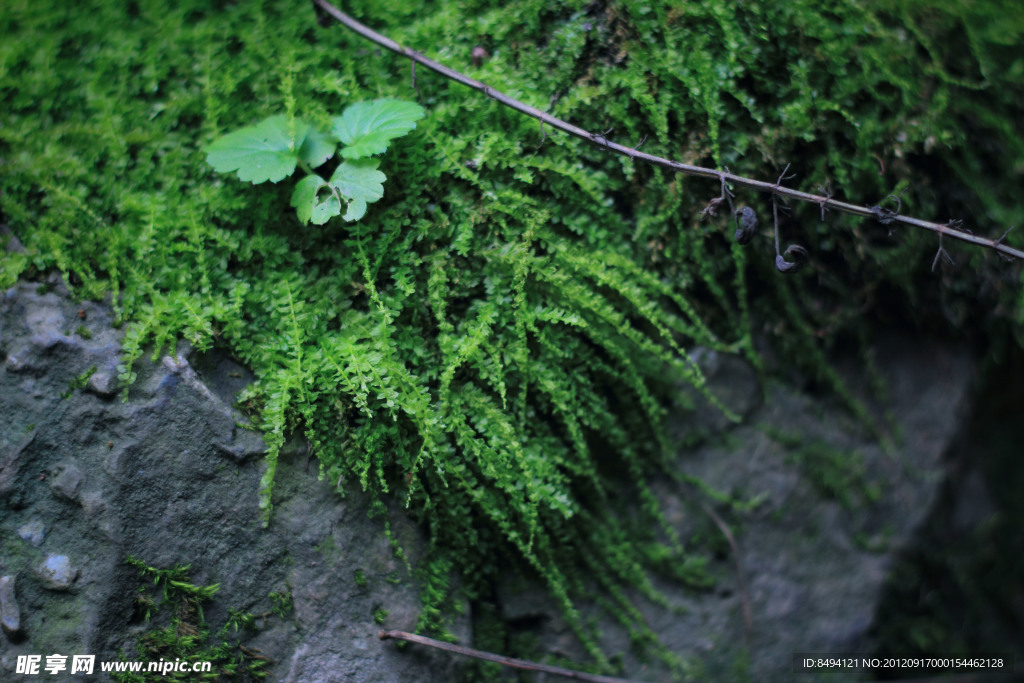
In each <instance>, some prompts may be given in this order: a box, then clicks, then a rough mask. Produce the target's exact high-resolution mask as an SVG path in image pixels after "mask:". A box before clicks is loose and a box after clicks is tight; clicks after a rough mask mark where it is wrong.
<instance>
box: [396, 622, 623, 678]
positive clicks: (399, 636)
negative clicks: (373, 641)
mask: <svg viewBox="0 0 1024 683" xmlns="http://www.w3.org/2000/svg"><path fill="white" fill-rule="evenodd" d="M377 636H378V637H379V638H380V639H381V640H388V639H389V638H394V639H396V640H407V641H409V642H410V643H418V644H420V645H427V646H429V647H436V648H437V649H439V650H446V651H448V652H454V653H455V654H459V655H465V656H466V657H474V658H476V659H483V660H485V661H488V662H496V663H498V664H502V665H504V666H511V667H513V668H516V669H526V670H527V671H540V672H541V673H546V674H554V675H556V676H564V677H566V678H575V679H576V680H577V681H592V682H593V683H632V682H631V681H629V680H627V679H625V678H611V677H609V676H601V675H598V674H588V673H584V672H582V671H573V670H572V669H563V668H562V667H559V666H550V665H548V664H539V663H537V662H530V661H527V660H525V659H514V658H513V657H505V656H502V655H496V654H492V653H490V652H484V651H483V650H474V649H473V648H470V647H464V646H462V645H452V644H451V643H445V642H443V641H440V640H434V639H433V638H427V637H425V636H418V635H416V634H414V633H406V632H405V631H381V632H380V633H379V634H377Z"/></svg>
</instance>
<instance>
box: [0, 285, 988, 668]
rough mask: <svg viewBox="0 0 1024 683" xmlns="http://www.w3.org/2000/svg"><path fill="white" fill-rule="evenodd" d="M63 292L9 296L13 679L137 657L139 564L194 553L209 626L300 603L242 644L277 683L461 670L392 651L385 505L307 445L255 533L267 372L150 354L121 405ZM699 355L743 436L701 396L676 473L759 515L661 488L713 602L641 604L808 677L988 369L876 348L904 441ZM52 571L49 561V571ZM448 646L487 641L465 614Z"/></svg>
mask: <svg viewBox="0 0 1024 683" xmlns="http://www.w3.org/2000/svg"><path fill="white" fill-rule="evenodd" d="M59 290H60V287H59V284H58V285H57V286H56V288H55V291H51V292H49V293H41V292H40V290H39V286H37V285H31V284H23V285H19V286H17V287H15V288H13V289H12V290H9V291H8V292H6V293H5V294H4V295H3V299H2V301H0V361H2V364H3V367H2V370H0V414H2V415H3V416H4V419H3V420H2V421H0V575H2V576H4V577H5V578H6V577H14V578H12V579H11V580H10V581H8V582H7V583H4V584H2V585H0V612H2V614H0V617H2V619H3V623H4V631H5V633H6V634H7V635H6V636H0V680H7V679H8V678H11V677H12V676H13V671H14V665H15V661H16V659H17V655H19V654H42V653H64V654H72V653H92V654H96V655H97V659H99V660H103V659H107V660H113V659H117V657H118V654H119V653H122V652H123V653H124V654H125V656H127V657H128V658H133V657H135V651H134V644H135V642H136V641H137V639H138V637H139V636H140V634H141V633H142V632H143V631H145V630H146V628H147V626H146V625H145V624H143V623H140V622H139V620H138V618H137V615H136V614H135V606H134V604H133V597H134V595H135V593H136V590H137V588H138V587H139V586H140V585H141V583H142V580H141V579H140V577H139V575H138V573H137V571H136V570H135V569H134V568H132V567H130V566H128V565H127V564H126V563H125V559H126V557H128V556H133V557H136V558H138V559H140V560H142V561H143V562H145V563H146V564H149V565H151V566H155V567H161V568H170V567H172V566H173V565H175V564H178V563H181V564H190V565H191V569H190V572H189V573H190V577H191V580H192V581H193V582H194V583H196V584H201V585H208V584H212V583H219V584H220V590H219V592H218V593H217V595H216V596H215V599H214V600H213V601H212V602H211V603H209V604H207V605H206V606H205V607H204V610H205V616H206V619H207V622H208V623H209V624H210V625H211V626H212V627H213V628H214V629H216V628H217V627H218V626H219V625H221V624H223V623H224V622H225V620H226V619H227V616H228V609H229V608H234V609H237V610H244V611H248V612H251V613H253V614H257V615H263V614H266V613H268V612H269V611H270V609H271V607H272V606H273V605H272V602H271V599H270V598H269V594H270V593H271V592H277V593H288V594H290V596H291V599H292V604H293V609H292V610H291V611H290V612H288V614H287V615H286V616H285V617H284V618H279V617H275V616H269V617H265V618H260V619H259V620H258V622H259V623H258V626H259V627H260V628H259V630H258V631H257V632H256V633H255V634H251V635H247V636H246V638H245V640H244V644H245V645H246V647H247V648H249V649H250V650H253V651H255V650H259V651H260V652H261V653H262V654H263V655H264V656H266V657H268V658H270V659H271V660H272V662H273V664H272V667H271V672H272V680H281V681H314V682H318V681H325V682H330V681H360V682H362V681H395V682H398V681H417V682H419V681H423V682H425V683H429V682H431V681H451V680H455V679H456V678H457V673H458V672H457V667H459V666H461V663H462V662H461V661H460V660H458V659H457V658H455V657H452V656H450V655H446V654H443V653H436V652H430V651H427V650H425V649H423V648H408V649H406V650H405V651H399V650H398V649H396V648H395V647H394V645H393V643H387V642H384V643H382V642H381V641H379V640H378V639H377V637H376V634H377V632H378V631H379V630H380V629H381V628H389V629H399V630H412V629H413V627H414V624H415V620H416V617H417V614H418V608H419V594H418V589H417V586H416V585H415V582H414V581H413V580H412V578H411V577H410V576H409V573H408V571H407V568H406V566H405V565H404V563H402V562H401V561H400V560H398V559H397V558H396V556H395V553H394V552H393V550H392V548H391V547H390V545H389V543H388V541H387V539H386V538H385V536H384V524H383V520H380V519H370V518H368V516H367V512H368V511H369V509H370V505H369V501H368V500H366V498H365V497H363V496H361V495H359V494H357V493H354V492H349V493H348V495H347V497H346V498H344V499H342V498H341V497H339V496H338V495H337V492H336V491H335V489H334V485H335V482H327V481H319V480H318V479H317V471H318V466H317V463H316V461H315V458H311V457H310V456H309V454H308V453H307V450H306V449H305V447H304V444H303V443H302V442H301V441H298V440H296V441H293V442H290V443H289V444H288V446H286V448H285V449H284V451H283V452H282V454H281V459H280V466H279V467H278V470H277V481H276V487H275V500H274V504H275V508H274V515H273V517H272V520H271V524H270V526H269V528H266V529H264V528H263V527H262V526H261V524H260V514H259V509H258V500H257V490H258V484H259V479H260V476H261V475H262V473H263V470H264V464H263V462H262V458H261V454H262V452H263V445H262V442H261V441H260V439H259V437H258V436H257V435H256V434H255V433H253V432H252V431H250V430H248V429H246V428H244V426H241V424H240V423H241V422H242V421H243V418H242V417H241V416H240V415H239V414H238V413H237V412H236V411H235V410H234V409H233V408H232V407H231V403H232V401H233V400H234V396H235V395H236V394H237V392H238V391H239V390H241V389H242V388H243V387H244V386H245V384H246V383H247V382H248V381H250V379H251V378H250V376H249V375H248V373H247V372H246V370H245V369H244V368H242V367H240V366H239V365H238V364H236V363H234V362H233V361H232V360H231V359H230V358H229V357H227V356H226V355H224V354H221V353H217V352H211V353H208V354H198V353H189V351H188V349H187V348H184V347H182V348H180V349H178V350H177V352H176V353H174V354H168V355H165V356H163V357H161V358H159V359H157V360H156V361H152V362H150V361H148V360H146V361H140V363H138V364H137V367H136V370H137V371H138V375H139V377H138V380H137V382H136V383H135V384H134V385H132V386H131V387H130V390H129V393H128V400H127V401H126V402H122V400H121V391H122V387H119V386H118V385H117V365H118V363H119V362H120V334H121V333H120V332H119V331H118V330H116V329H114V328H113V327H112V315H111V312H110V311H109V309H108V308H106V307H104V306H102V305H99V304H95V303H91V302H72V301H70V300H69V299H68V298H67V297H66V296H62V295H60V294H59V293H58V292H59ZM694 357H695V359H696V360H697V361H698V362H699V363H700V364H701V366H702V367H703V369H704V371H705V373H706V374H707V376H708V379H709V386H710V388H711V391H712V392H714V393H715V394H716V395H717V396H719V397H720V398H721V400H722V402H723V403H724V404H725V405H726V406H728V407H729V408H731V409H732V410H733V411H734V412H736V413H738V414H740V415H742V416H743V417H744V418H745V420H744V422H743V424H742V425H740V426H731V425H730V423H728V422H727V421H726V420H725V419H724V418H723V416H722V415H721V413H720V412H719V411H717V410H716V409H714V408H712V407H711V406H709V405H707V404H706V403H704V402H703V399H700V398H699V397H697V396H695V395H691V396H689V398H688V400H689V401H690V402H695V403H696V410H695V411H693V412H692V413H688V414H687V415H685V416H680V417H679V420H678V422H677V424H675V425H674V427H673V433H674V434H675V435H676V436H677V438H678V440H679V442H680V451H679V456H678V459H677V461H676V462H677V467H678V469H679V473H680V474H682V475H684V476H683V477H682V481H690V482H693V481H695V480H698V479H699V480H701V481H702V482H704V485H705V486H707V487H709V488H710V489H713V490H716V491H719V492H722V493H724V494H726V495H728V496H731V497H733V498H734V499H736V500H742V501H756V502H757V504H756V505H751V506H749V507H747V508H742V507H736V506H729V505H724V504H722V503H721V502H718V501H716V500H715V499H714V498H713V497H711V496H709V495H708V494H707V493H706V492H705V491H704V490H702V489H701V487H700V486H697V485H695V484H693V483H681V482H674V481H671V480H664V481H658V482H654V483H653V484H652V486H653V490H654V491H655V493H656V495H657V497H658V498H659V499H660V501H661V503H662V505H663V509H664V511H665V514H666V516H667V518H668V520H669V522H670V523H671V524H672V525H673V527H674V528H675V529H676V530H677V531H678V532H679V534H680V536H681V537H682V538H683V539H684V541H686V542H687V544H688V547H690V548H692V549H693V552H694V553H695V554H700V553H710V554H708V556H707V558H706V559H707V560H708V567H709V569H710V571H711V573H712V574H713V575H714V576H715V577H716V579H717V580H716V582H715V585H714V587H713V588H710V589H707V590H696V589H693V588H686V587H682V586H680V585H678V584H676V583H673V582H670V581H668V580H665V579H661V578H658V577H655V585H656V587H657V588H658V589H660V590H661V591H662V593H663V594H664V595H665V596H666V598H667V602H668V608H665V607H658V606H654V605H650V604H647V603H644V602H643V601H642V600H638V604H639V605H640V606H641V610H642V612H643V614H644V617H645V618H646V620H647V622H648V623H649V624H650V625H651V627H652V628H653V630H654V631H655V632H656V633H657V634H658V635H659V637H660V638H661V639H662V641H663V642H664V643H666V644H667V645H668V646H669V648H670V649H671V650H672V651H673V652H675V653H676V654H678V655H680V656H682V657H684V658H687V659H688V660H689V661H691V662H693V663H694V666H695V667H696V668H697V670H698V671H702V672H703V673H704V675H705V676H707V678H708V679H709V680H733V679H734V678H736V677H737V676H745V677H746V679H748V680H758V681H775V680H778V681H782V680H791V679H792V678H793V674H792V673H791V668H790V667H791V659H792V655H793V654H794V653H798V652H855V651H858V650H859V649H861V648H863V647H865V646H866V644H867V642H868V633H869V630H870V628H871V626H872V621H873V619H874V618H875V612H876V608H877V603H878V600H879V596H880V594H881V592H882V587H883V584H884V582H885V580H886V577H887V576H888V573H889V570H890V567H891V565H892V562H893V557H894V554H895V553H896V552H897V551H898V550H899V549H900V548H901V547H902V546H903V545H904V544H906V543H907V542H908V541H909V539H910V537H911V536H912V534H913V532H914V530H915V529H916V527H917V526H918V525H919V524H920V522H921V520H922V519H924V517H925V515H927V513H928V512H929V510H930V509H931V508H932V507H933V505H934V503H935V499H936V495H937V492H938V490H939V485H940V484H941V483H942V482H943V480H944V478H945V476H946V472H945V469H944V464H943V461H942V455H943V453H944V451H945V450H946V448H947V446H948V444H949V443H950V441H951V439H952V438H953V436H954V435H955V434H956V432H957V431H958V429H959V425H960V421H961V418H962V417H963V414H964V411H963V404H964V401H965V399H966V396H967V394H968V391H969V387H970V383H971V378H972V372H973V369H972V363H971V360H970V357H969V355H968V354H967V353H965V352H962V351H959V350H956V349H952V348H949V347H943V346H940V345H934V344H932V345H929V346H926V347H923V348H922V347H918V346H911V345H901V344H899V343H896V342H887V343H883V344H881V345H880V346H879V348H878V358H879V359H880V365H881V370H882V373H883V374H884V376H885V377H886V379H887V380H888V383H889V398H888V401H887V403H886V405H885V406H882V407H879V410H880V411H881V409H882V408H884V411H885V413H886V414H887V415H889V416H890V417H891V420H892V423H893V424H894V426H895V428H896V432H897V433H898V434H899V436H900V438H899V439H898V446H897V447H896V448H895V449H894V450H892V451H891V452H887V451H885V450H883V449H882V448H881V447H879V446H878V444H877V440H876V439H874V438H873V437H872V436H871V435H869V434H865V433H864V430H863V428H862V427H861V426H858V424H857V423H856V421H855V420H854V419H852V418H851V417H850V414H849V412H848V411H847V410H845V409H844V408H843V407H842V406H839V405H837V404H836V403H835V401H834V400H833V399H822V398H820V397H815V396H813V395H810V394H808V393H807V392H800V391H797V390H795V389H793V388H790V387H787V386H783V385H779V384H773V385H770V386H768V387H767V389H764V390H762V389H761V388H760V386H759V384H758V381H757V378H756V377H755V375H754V373H753V371H752V370H751V369H750V368H749V367H748V366H747V365H746V363H745V362H743V361H742V360H740V359H737V358H735V357H730V356H725V355H722V354H715V353H711V352H699V353H695V354H694ZM90 372H91V374H90V375H89V376H88V379H87V380H86V381H85V382H77V383H76V382H75V380H76V379H81V378H83V377H85V375H86V374H87V373H90ZM851 381H852V384H853V385H856V384H857V383H858V381H859V380H858V378H856V377H855V376H854V377H852V379H851ZM82 384H84V386H81V385H82ZM73 385H74V386H81V388H76V389H69V388H70V387H71V386H73ZM62 395H66V398H62ZM694 434H699V435H700V436H701V438H703V439H704V441H702V442H701V443H696V444H695V443H694V441H693V435H694ZM840 465H841V466H840ZM965 514H966V513H965ZM389 522H390V525H391V528H392V530H393V533H394V534H395V535H396V536H397V537H398V538H400V539H401V543H402V545H403V547H404V548H405V550H406V553H407V554H408V556H409V558H410V560H411V561H412V562H415V559H416V557H417V555H418V553H419V552H421V549H422V548H421V546H422V541H421V539H420V536H419V532H418V531H417V530H416V529H415V528H414V527H413V526H412V525H411V524H409V523H408V521H407V520H406V519H405V517H404V516H403V515H402V514H401V511H400V510H398V509H396V510H393V511H391V512H390V513H389ZM721 525H724V526H726V527H727V528H728V529H729V530H730V534H731V535H732V536H733V538H734V541H735V549H734V548H733V546H732V544H731V543H729V542H728V541H727V537H726V535H725V533H724V532H723V531H722V528H721ZM708 547H711V548H717V550H711V551H708V550H705V549H706V548H708ZM61 556H62V557H64V558H65V561H66V564H64V561H58V560H56V559H55V558H57V557H61ZM47 562H51V563H56V564H55V565H53V566H51V568H50V569H51V570H50V571H49V572H47V571H43V572H40V571H39V569H40V567H41V566H44V565H45V563H47ZM15 579H16V581H17V590H18V593H17V597H16V598H15V594H14V581H15ZM54 588H61V589H62V590H54ZM498 595H499V601H500V603H501V604H500V607H501V609H502V611H503V615H504V617H505V618H506V619H507V620H508V621H509V622H511V623H513V624H514V626H513V628H514V629H525V630H529V631H532V632H534V634H535V635H536V636H537V642H540V643H543V644H544V645H543V647H544V648H545V649H546V650H547V651H548V652H550V653H551V654H554V655H556V656H559V657H562V656H565V655H567V654H568V655H572V656H578V657H580V658H581V659H582V658H584V657H583V656H582V650H581V649H580V647H579V644H578V643H577V642H576V640H575V636H573V634H572V633H571V631H570V630H569V629H567V628H566V626H565V624H564V623H563V622H562V621H561V619H560V617H559V614H558V610H557V609H556V608H555V607H554V606H553V603H552V601H551V600H550V599H549V598H548V597H547V596H546V595H545V593H544V592H543V590H541V589H540V588H539V587H538V586H536V585H534V586H529V585H527V586H524V585H522V584H521V583H513V582H511V581H510V582H507V583H506V584H504V585H502V586H500V587H499V588H498ZM582 611H583V612H584V613H585V614H589V615H596V614H597V612H596V610H595V609H592V608H591V607H588V606H586V605H584V606H582ZM385 612H386V614H387V616H386V617H383V621H384V623H383V624H378V623H377V620H379V619H381V618H382V616H383V615H384V614H385ZM747 612H749V620H748V618H747V617H746V616H745V614H746V613H747ZM375 616H376V619H375ZM15 623H16V624H17V627H16V628H13V629H12V628H10V626H11V625H13V624H15ZM452 631H453V632H454V633H455V634H456V635H458V636H460V638H461V642H462V643H464V644H471V639H470V637H469V626H468V620H467V619H463V620H461V621H459V622H457V623H456V624H454V625H453V628H452ZM601 631H602V633H603V641H602V643H603V646H604V647H605V648H606V650H607V651H608V652H610V653H614V652H623V653H625V654H624V656H623V661H624V662H625V667H626V671H627V673H628V675H629V676H630V677H632V678H635V679H636V680H642V681H661V680H669V679H670V676H669V675H668V674H667V673H666V672H665V670H664V669H663V668H660V667H659V666H658V665H657V664H651V663H644V662H641V661H640V660H638V659H636V658H635V657H634V656H633V654H631V653H630V652H629V638H628V635H627V634H626V633H625V632H624V631H623V630H622V629H621V628H620V627H619V626H618V625H617V624H616V623H613V622H610V621H607V620H606V621H603V622H602V623H601ZM744 663H746V664H744ZM100 680H102V678H100ZM801 680H814V678H813V677H807V676H803V677H801Z"/></svg>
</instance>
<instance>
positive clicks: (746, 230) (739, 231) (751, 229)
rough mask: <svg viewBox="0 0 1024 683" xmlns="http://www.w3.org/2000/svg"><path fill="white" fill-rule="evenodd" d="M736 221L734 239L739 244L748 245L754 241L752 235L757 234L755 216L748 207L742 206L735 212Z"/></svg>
mask: <svg viewBox="0 0 1024 683" xmlns="http://www.w3.org/2000/svg"><path fill="white" fill-rule="evenodd" d="M736 219H737V221H738V224H737V226H736V234H735V235H733V237H734V239H735V240H736V241H737V242H738V243H739V244H750V240H752V239H754V233H755V232H757V214H756V213H754V210H753V209H752V208H750V207H749V206H744V207H743V208H741V209H740V210H739V211H737V212H736Z"/></svg>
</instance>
